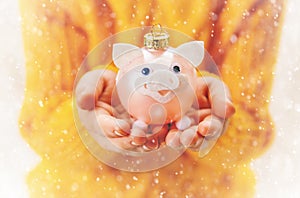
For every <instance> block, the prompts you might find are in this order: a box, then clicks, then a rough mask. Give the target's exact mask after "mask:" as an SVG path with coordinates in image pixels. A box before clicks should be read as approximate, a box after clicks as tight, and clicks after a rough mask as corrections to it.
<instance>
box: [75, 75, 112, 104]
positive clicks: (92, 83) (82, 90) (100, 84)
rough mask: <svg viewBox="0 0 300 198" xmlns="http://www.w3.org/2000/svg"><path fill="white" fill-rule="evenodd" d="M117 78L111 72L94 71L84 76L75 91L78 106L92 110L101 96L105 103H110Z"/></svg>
mask: <svg viewBox="0 0 300 198" xmlns="http://www.w3.org/2000/svg"><path fill="white" fill-rule="evenodd" d="M115 76H116V74H115V72H113V71H110V70H94V71H90V72H88V73H86V74H85V75H83V76H82V77H81V79H80V81H79V82H78V84H77V86H76V90H75V96H76V101H77V104H78V106H79V107H80V108H82V109H85V110H92V109H93V108H95V104H96V101H97V100H98V99H99V97H100V96H101V97H102V101H103V102H106V103H110V100H111V95H112V90H113V87H114V85H115Z"/></svg>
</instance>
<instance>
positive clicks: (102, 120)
mask: <svg viewBox="0 0 300 198" xmlns="http://www.w3.org/2000/svg"><path fill="white" fill-rule="evenodd" d="M97 120H98V123H99V127H101V129H102V132H103V134H104V135H105V136H107V137H109V138H118V137H122V136H126V135H128V134H129V131H130V125H129V123H128V122H126V121H125V120H122V119H116V118H114V117H112V116H110V115H104V114H101V115H97Z"/></svg>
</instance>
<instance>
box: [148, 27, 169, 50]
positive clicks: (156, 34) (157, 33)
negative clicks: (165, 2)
mask: <svg viewBox="0 0 300 198" xmlns="http://www.w3.org/2000/svg"><path fill="white" fill-rule="evenodd" d="M168 44H169V34H168V33H167V32H166V31H165V30H164V29H163V28H162V26H161V25H160V24H154V25H153V26H152V28H151V30H150V33H147V34H145V35H144V45H145V47H146V48H148V49H154V50H165V49H167V48H168Z"/></svg>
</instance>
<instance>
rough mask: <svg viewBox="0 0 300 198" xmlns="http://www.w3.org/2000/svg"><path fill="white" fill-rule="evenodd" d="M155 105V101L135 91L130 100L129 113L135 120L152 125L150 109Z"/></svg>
mask: <svg viewBox="0 0 300 198" xmlns="http://www.w3.org/2000/svg"><path fill="white" fill-rule="evenodd" d="M153 103H154V101H153V99H152V98H151V97H149V96H145V95H142V94H140V93H139V92H138V91H135V92H133V93H132V94H131V96H130V98H129V99H128V105H127V107H128V109H127V111H128V113H129V114H130V115H131V116H132V117H133V118H135V119H139V120H142V121H144V122H145V123H150V121H151V118H150V115H149V109H150V107H151V105H152V104H153Z"/></svg>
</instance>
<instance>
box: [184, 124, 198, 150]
mask: <svg viewBox="0 0 300 198" xmlns="http://www.w3.org/2000/svg"><path fill="white" fill-rule="evenodd" d="M197 128H198V127H197V126H192V127H190V128H188V129H186V130H184V131H183V132H182V133H181V134H180V142H181V144H182V145H183V146H185V147H188V148H191V147H197V146H200V143H201V142H200V141H199V140H202V139H203V136H200V135H199V134H198V133H197Z"/></svg>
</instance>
